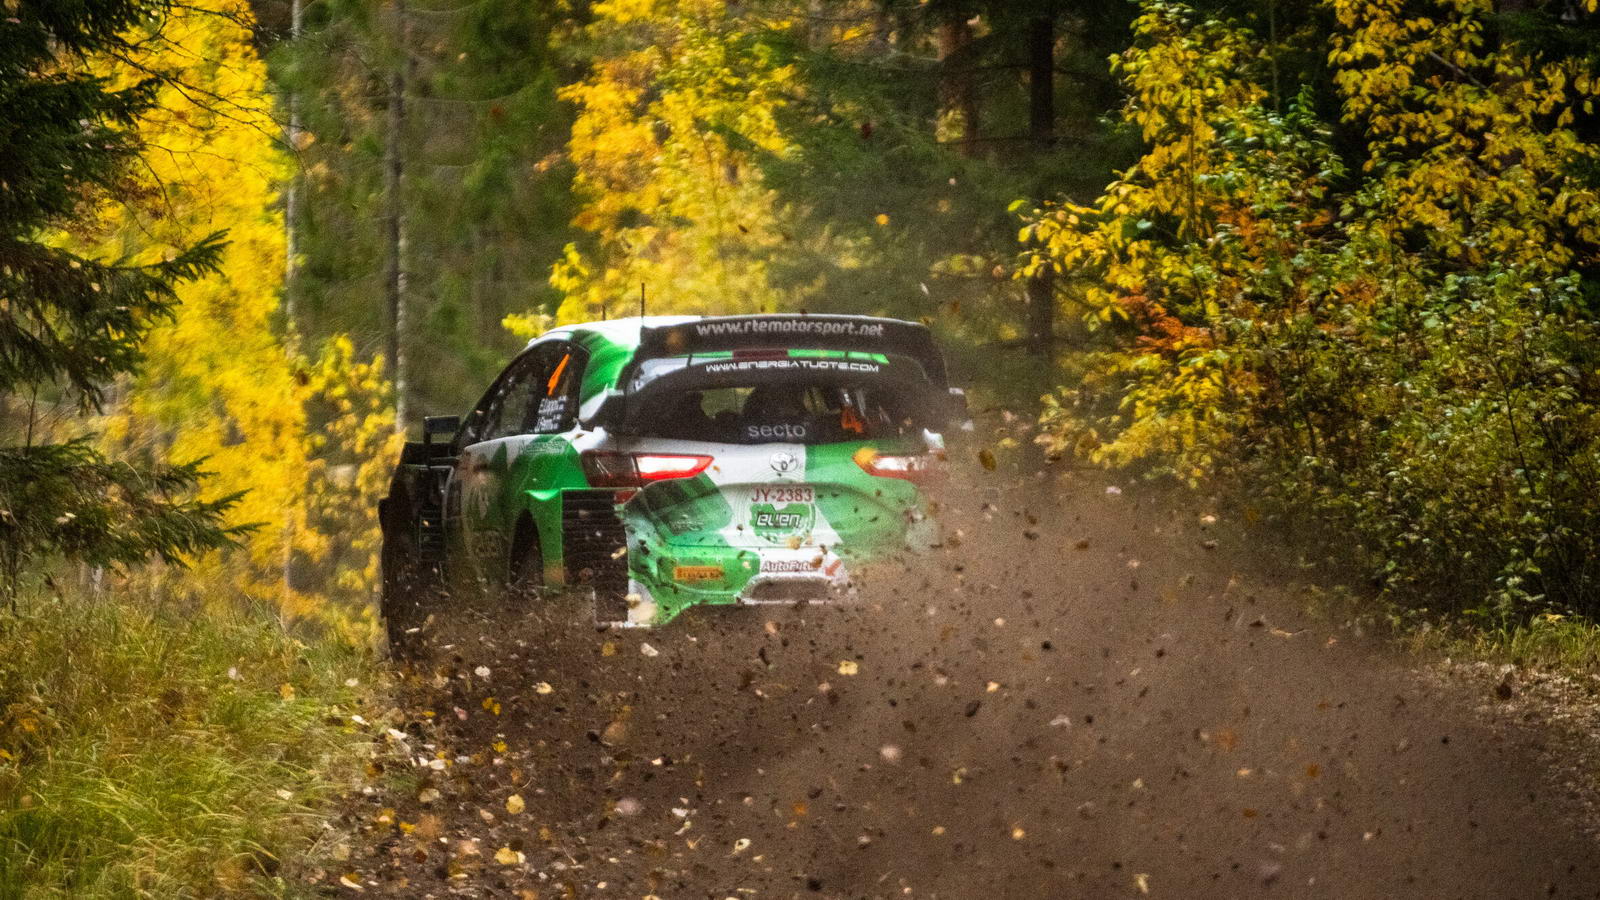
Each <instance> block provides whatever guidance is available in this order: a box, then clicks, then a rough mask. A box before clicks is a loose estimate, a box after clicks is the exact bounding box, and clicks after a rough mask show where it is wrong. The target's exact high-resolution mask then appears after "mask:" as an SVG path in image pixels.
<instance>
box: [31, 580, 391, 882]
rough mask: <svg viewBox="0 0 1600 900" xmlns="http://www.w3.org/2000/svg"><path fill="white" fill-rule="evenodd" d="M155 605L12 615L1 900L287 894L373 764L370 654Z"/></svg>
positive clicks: (74, 601)
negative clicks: (367, 759) (365, 721)
mask: <svg viewBox="0 0 1600 900" xmlns="http://www.w3.org/2000/svg"><path fill="white" fill-rule="evenodd" d="M152 606H153V605H152V604H149V603H147V602H140V600H139V599H138V598H133V597H126V598H120V599H116V598H100V599H90V598H85V597H67V598H64V599H63V598H45V597H41V596H29V597H25V598H24V599H23V600H22V601H21V603H20V605H19V609H18V612H17V614H16V615H15V616H9V615H5V614H3V613H0V900H10V898H19V900H21V898H29V900H31V898H43V897H72V898H98V897H127V896H150V897H162V898H181V897H199V896H206V897H212V896H218V895H244V896H259V895H275V894H281V893H284V892H286V890H287V889H286V888H285V887H284V884H283V882H282V881H280V880H279V879H278V878H276V877H275V873H277V872H278V870H279V867H280V866H282V865H283V864H284V863H286V862H289V861H291V860H293V859H294V858H295V856H296V855H297V854H299V853H300V852H302V851H303V850H304V849H305V848H306V847H307V846H308V845H309V843H310V840H311V839H312V838H313V837H314V836H315V833H316V832H317V830H318V828H319V825H320V822H321V812H320V811H321V810H322V809H323V808H324V807H325V805H326V804H327V802H328V801H329V800H331V799H333V798H334V797H335V796H337V795H338V794H339V793H340V792H341V790H342V789H344V788H346V787H347V786H348V785H349V784H350V781H351V777H352V776H353V774H354V772H355V770H356V769H358V768H359V766H360V765H361V760H362V759H363V756H362V754H363V752H364V748H365V746H367V743H368V738H367V736H366V735H365V734H363V733H362V731H361V729H359V728H357V727H355V726H354V725H352V724H351V723H350V719H349V715H351V714H352V713H354V712H355V711H356V707H355V703H356V701H357V692H358V691H360V690H362V689H363V687H362V685H364V684H365V683H366V682H367V680H368V674H369V663H368V661H367V660H365V659H364V658H363V655H362V654H361V653H360V652H358V651H356V650H354V649H351V648H348V647H344V646H341V645H340V644H338V643H337V642H333V641H328V642H317V641H313V640H310V639H302V638H298V637H296V636H294V635H292V634H290V633H288V632H286V631H285V630H284V629H283V628H282V627H281V626H280V625H279V623H278V622H277V621H276V620H275V619H274V618H272V617H271V616H270V615H269V614H266V613H259V614H254V613H247V612H234V613H213V612H206V613H199V612H196V611H194V610H181V611H179V610H172V609H167V610H162V609H159V608H152Z"/></svg>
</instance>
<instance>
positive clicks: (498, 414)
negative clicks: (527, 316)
mask: <svg viewBox="0 0 1600 900" xmlns="http://www.w3.org/2000/svg"><path fill="white" fill-rule="evenodd" d="M586 359H587V357H586V355H585V353H584V351H583V350H582V348H579V347H576V346H574V345H572V344H569V343H566V342H556V343H550V344H542V345H540V346H538V347H535V348H533V349H532V350H529V351H528V352H526V353H524V354H523V355H522V356H521V357H519V358H518V359H517V360H516V361H515V362H513V363H512V364H511V365H510V366H509V367H508V368H507V369H506V372H505V374H504V375H502V376H501V377H500V380H499V381H497V382H496V383H495V386H494V387H493V388H492V389H491V390H490V391H489V394H488V396H486V397H485V398H484V400H483V402H482V403H480V404H479V410H481V413H474V416H475V417H477V416H480V415H481V419H480V420H479V421H475V422H473V423H472V424H473V425H474V426H475V427H474V429H473V435H472V438H471V439H472V440H473V441H492V440H495V439H496V438H503V437H510V436H512V435H518V434H558V433H560V432H563V431H566V430H568V429H569V428H571V427H572V426H573V423H574V422H575V420H576V418H577V414H578V380H579V378H580V377H581V375H582V374H583V365H584V362H585V361H586Z"/></svg>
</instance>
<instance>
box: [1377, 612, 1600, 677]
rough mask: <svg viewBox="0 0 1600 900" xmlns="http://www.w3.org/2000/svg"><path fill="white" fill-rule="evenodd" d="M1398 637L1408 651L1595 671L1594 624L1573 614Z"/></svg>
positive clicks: (1598, 636)
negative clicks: (1487, 626)
mask: <svg viewBox="0 0 1600 900" xmlns="http://www.w3.org/2000/svg"><path fill="white" fill-rule="evenodd" d="M1402 641H1403V643H1404V644H1405V645H1406V646H1408V647H1409V648H1411V649H1413V650H1417V651H1422V652H1436V653H1443V654H1446V655H1449V656H1451V657H1454V658H1457V659H1473V660H1485V661H1487V662H1495V663H1512V664H1514V665H1516V666H1517V667H1518V668H1522V669H1545V670H1551V671H1556V672H1562V673H1565V674H1569V675H1571V674H1600V625H1596V624H1595V623H1594V622H1591V621H1589V620H1587V619H1584V618H1582V617H1577V616H1573V617H1563V616H1549V615H1540V616H1535V617H1534V618H1533V619H1532V620H1531V621H1529V622H1526V623H1522V624H1518V625H1515V626H1498V627H1489V628H1480V627H1465V626H1460V627H1455V628H1450V629H1427V630H1413V631H1411V632H1410V633H1407V634H1405V635H1403V637H1402Z"/></svg>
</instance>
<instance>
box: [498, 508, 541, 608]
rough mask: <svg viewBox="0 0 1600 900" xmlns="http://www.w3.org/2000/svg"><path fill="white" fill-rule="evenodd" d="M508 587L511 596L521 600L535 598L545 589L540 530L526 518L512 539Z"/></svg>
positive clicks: (518, 523) (507, 576) (507, 577)
mask: <svg viewBox="0 0 1600 900" xmlns="http://www.w3.org/2000/svg"><path fill="white" fill-rule="evenodd" d="M506 586H507V588H508V589H509V592H510V594H511V596H512V597H515V598H519V599H532V598H535V597H537V596H538V595H539V592H540V591H541V590H543V589H544V548H543V547H541V546H540V544H539V529H538V528H536V527H535V526H534V524H533V521H532V520H531V519H529V518H527V517H526V516H524V517H523V518H522V519H520V520H519V521H518V522H517V530H516V532H515V533H514V534H513V535H512V538H511V558H510V560H509V561H508V566H507V571H506Z"/></svg>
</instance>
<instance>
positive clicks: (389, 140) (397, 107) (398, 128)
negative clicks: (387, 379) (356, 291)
mask: <svg viewBox="0 0 1600 900" xmlns="http://www.w3.org/2000/svg"><path fill="white" fill-rule="evenodd" d="M394 16H395V38H396V58H395V62H394V70H393V71H392V72H391V73H390V74H389V119H388V131H387V134H386V135H385V138H384V148H383V193H384V231H385V234H384V237H385V243H386V244H387V245H388V255H387V258H386V259H385V263H384V278H383V281H384V294H385V298H384V299H385V301H386V303H387V306H388V311H389V365H390V366H391V367H392V368H391V371H392V372H393V377H394V396H395V400H394V404H395V417H394V427H395V430H397V431H400V432H401V433H404V432H405V430H406V412H407V410H406V357H405V331H406V296H405V295H406V271H405V259H404V257H405V249H406V229H405V209H404V203H403V201H404V198H403V197H402V196H401V184H402V179H403V177H404V175H405V155H404V153H403V151H402V142H403V141H404V139H405V124H406V106H405V104H406V75H407V69H408V68H409V66H410V56H409V54H408V52H407V46H406V45H407V41H406V37H407V32H408V27H407V22H406V3H405V0H395V4H394Z"/></svg>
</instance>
